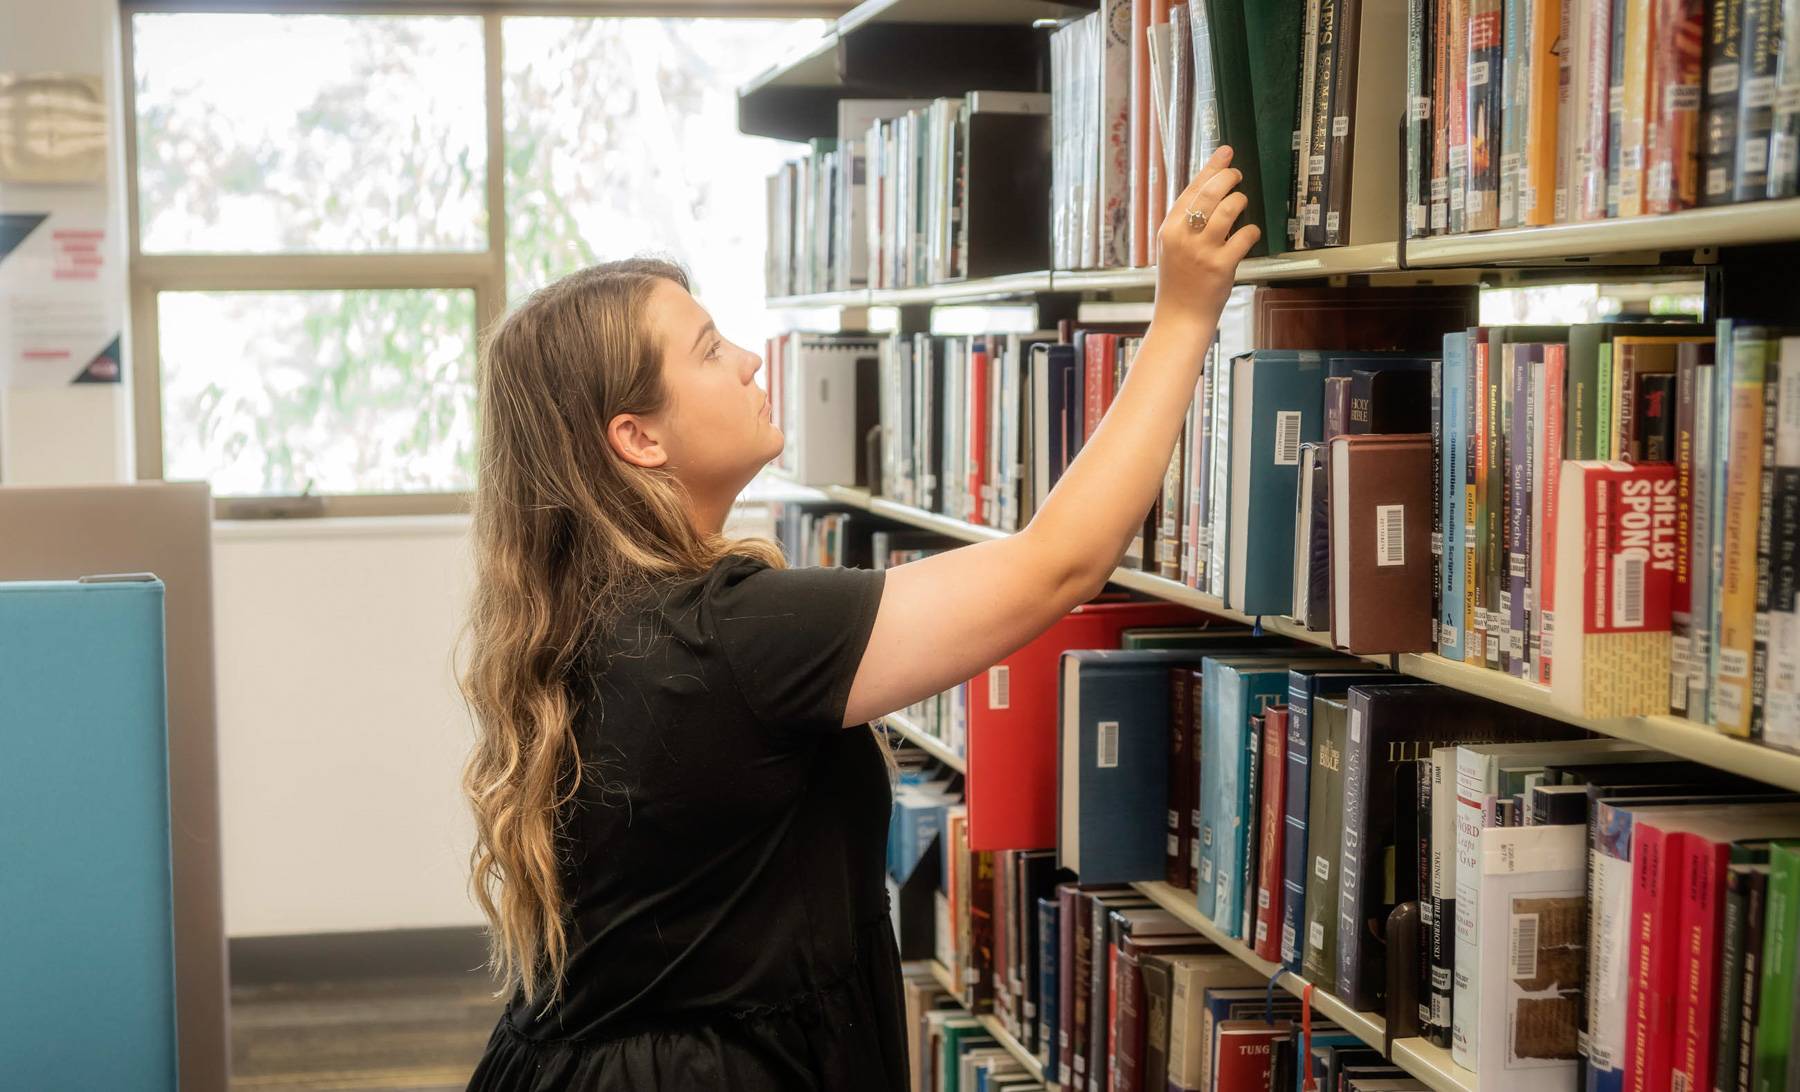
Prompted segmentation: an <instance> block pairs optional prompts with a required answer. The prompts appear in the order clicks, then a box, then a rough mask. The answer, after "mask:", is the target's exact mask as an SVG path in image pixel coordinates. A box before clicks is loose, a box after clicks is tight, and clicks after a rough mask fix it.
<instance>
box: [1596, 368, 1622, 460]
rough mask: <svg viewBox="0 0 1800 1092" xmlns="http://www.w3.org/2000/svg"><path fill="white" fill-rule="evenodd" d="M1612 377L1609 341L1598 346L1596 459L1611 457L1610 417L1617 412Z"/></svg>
mask: <svg viewBox="0 0 1800 1092" xmlns="http://www.w3.org/2000/svg"><path fill="white" fill-rule="evenodd" d="M1612 379H1613V346H1612V342H1610V341H1609V342H1607V343H1606V344H1604V345H1602V346H1600V369H1599V380H1600V391H1599V394H1598V398H1599V401H1600V425H1599V428H1600V433H1599V435H1597V436H1595V437H1594V448H1595V450H1596V451H1598V452H1599V454H1598V455H1595V456H1594V457H1595V458H1596V459H1610V458H1612V457H1613V449H1612V419H1613V414H1615V413H1617V412H1618V408H1617V407H1616V406H1614V405H1613V404H1612V402H1613V397H1612V385H1613V384H1612Z"/></svg>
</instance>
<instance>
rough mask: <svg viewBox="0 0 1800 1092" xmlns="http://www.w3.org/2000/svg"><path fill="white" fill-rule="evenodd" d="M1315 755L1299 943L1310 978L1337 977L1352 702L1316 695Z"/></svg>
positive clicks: (1305, 972)
mask: <svg viewBox="0 0 1800 1092" xmlns="http://www.w3.org/2000/svg"><path fill="white" fill-rule="evenodd" d="M1312 728H1313V758H1312V770H1311V772H1310V773H1309V774H1308V778H1307V787H1306V793H1307V797H1306V799H1307V808H1306V850H1307V856H1309V857H1310V858H1312V861H1311V864H1310V865H1309V866H1308V867H1310V868H1311V869H1312V875H1310V876H1308V877H1307V879H1306V920H1305V922H1304V931H1303V932H1302V934H1301V936H1300V938H1299V943H1300V946H1301V952H1302V955H1301V960H1300V973H1301V974H1302V975H1304V976H1305V977H1306V979H1307V980H1308V981H1310V982H1317V983H1320V985H1321V988H1323V987H1324V984H1326V983H1335V982H1336V981H1337V921H1338V875H1337V871H1338V862H1339V858H1340V857H1341V856H1342V848H1343V838H1344V748H1345V747H1347V746H1349V743H1350V740H1349V736H1348V728H1349V705H1348V703H1347V700H1346V699H1345V698H1342V697H1334V698H1323V697H1321V698H1314V699H1313V708H1312Z"/></svg>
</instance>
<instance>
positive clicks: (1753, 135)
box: [1732, 0, 1781, 201]
mask: <svg viewBox="0 0 1800 1092" xmlns="http://www.w3.org/2000/svg"><path fill="white" fill-rule="evenodd" d="M1742 3H1743V5H1744V16H1743V18H1744V22H1743V27H1742V29H1741V30H1740V31H1739V37H1738V43H1739V44H1738V49H1739V54H1740V57H1741V60H1740V64H1739V71H1740V76H1739V80H1738V101H1737V108H1738V114H1737V177H1736V178H1735V179H1734V187H1733V192H1732V196H1733V198H1734V199H1735V200H1737V201H1755V200H1759V199H1760V198H1762V197H1763V196H1765V195H1766V194H1767V193H1768V188H1769V131H1770V129H1771V127H1772V126H1773V124H1774V113H1775V110H1774V107H1775V69H1776V61H1777V53H1778V46H1779V41H1778V34H1779V32H1780V29H1781V27H1780V9H1778V8H1777V7H1776V6H1775V0H1742Z"/></svg>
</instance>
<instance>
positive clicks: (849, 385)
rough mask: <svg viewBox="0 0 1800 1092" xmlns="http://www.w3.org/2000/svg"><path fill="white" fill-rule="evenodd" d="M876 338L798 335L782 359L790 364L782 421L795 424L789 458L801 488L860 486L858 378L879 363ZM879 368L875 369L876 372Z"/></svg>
mask: <svg viewBox="0 0 1800 1092" xmlns="http://www.w3.org/2000/svg"><path fill="white" fill-rule="evenodd" d="M880 352H881V345H880V342H879V340H878V339H874V338H842V337H836V336H829V337H827V336H813V335H798V334H797V335H794V336H793V337H792V338H791V339H790V340H789V343H788V348H787V352H786V353H785V354H784V363H785V361H786V360H787V359H788V358H791V360H792V365H791V368H792V374H791V379H792V381H791V382H783V384H782V394H783V401H785V402H788V403H789V404H788V406H786V407H784V411H783V417H782V422H783V423H784V424H789V423H791V426H792V428H791V432H790V434H789V436H788V439H787V451H786V453H785V454H787V455H788V456H790V457H791V465H789V466H788V469H789V470H790V471H791V473H792V474H793V475H794V478H795V480H797V481H798V482H799V483H800V484H802V485H849V484H853V483H854V482H855V481H856V455H857V450H858V445H860V444H861V442H862V441H861V438H860V437H858V436H857V435H856V389H857V383H858V377H857V373H858V371H859V370H860V369H862V368H863V367H864V366H865V365H866V364H867V363H870V362H878V361H879V357H880ZM878 366H879V365H878V363H877V367H878Z"/></svg>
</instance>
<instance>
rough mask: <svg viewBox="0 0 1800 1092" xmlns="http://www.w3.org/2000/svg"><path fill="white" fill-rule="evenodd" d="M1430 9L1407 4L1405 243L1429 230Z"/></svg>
mask: <svg viewBox="0 0 1800 1092" xmlns="http://www.w3.org/2000/svg"><path fill="white" fill-rule="evenodd" d="M1430 24H1431V5H1430V4H1429V3H1428V0H1407V4H1406V223H1405V225H1404V226H1405V231H1406V237H1407V238H1408V239H1417V238H1419V237H1421V236H1423V235H1425V234H1426V233H1427V232H1429V231H1430V229H1431V223H1430V220H1429V213H1428V212H1427V203H1428V199H1429V197H1430V186H1431V177H1430V172H1431V155H1430V152H1429V151H1428V149H1427V145H1428V143H1429V142H1430V140H1431V97H1430V95H1429V94H1428V92H1429V90H1430V87H1429V82H1428V81H1429V79H1430V71H1429V63H1428V62H1429V60H1430V56H1431V44H1430V39H1431V25H1430Z"/></svg>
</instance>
